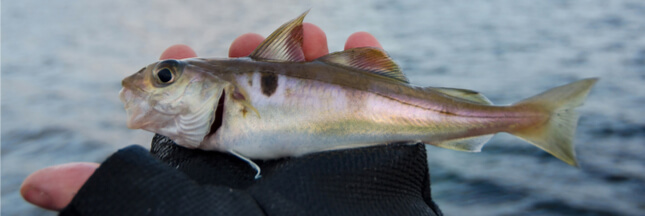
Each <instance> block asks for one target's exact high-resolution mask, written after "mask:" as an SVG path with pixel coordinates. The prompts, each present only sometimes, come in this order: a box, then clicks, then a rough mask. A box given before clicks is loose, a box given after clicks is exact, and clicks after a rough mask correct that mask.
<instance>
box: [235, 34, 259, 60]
mask: <svg viewBox="0 0 645 216" xmlns="http://www.w3.org/2000/svg"><path fill="white" fill-rule="evenodd" d="M262 41H264V37H262V35H259V34H255V33H246V34H243V35H241V36H239V37H237V38H235V40H234V41H233V43H231V48H229V49H228V56H229V57H232V58H237V57H245V56H248V55H250V54H251V53H252V52H253V50H255V48H257V47H258V46H259V45H260V43H262Z"/></svg>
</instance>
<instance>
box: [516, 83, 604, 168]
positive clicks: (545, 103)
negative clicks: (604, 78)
mask: <svg viewBox="0 0 645 216" xmlns="http://www.w3.org/2000/svg"><path fill="white" fill-rule="evenodd" d="M597 81H598V78H589V79H583V80H579V81H576V82H573V83H569V84H567V85H563V86H560V87H556V88H553V89H550V90H548V91H546V92H544V93H542V94H539V95H536V96H533V97H530V98H528V99H526V100H523V101H520V102H518V103H516V104H514V105H513V106H519V105H531V106H539V107H542V108H544V109H546V110H548V111H549V112H550V113H551V117H550V119H549V120H548V121H547V122H546V123H545V124H543V125H541V126H537V127H531V128H528V129H522V130H517V131H512V132H511V134H513V135H515V136H517V137H519V138H522V139H524V140H526V141H528V142H529V143H531V144H533V145H535V146H537V147H539V148H541V149H543V150H544V151H546V152H549V153H550V154H551V155H553V156H555V157H556V158H558V159H560V160H562V161H564V162H566V163H568V164H569V165H572V166H576V167H577V166H578V162H577V161H576V156H575V152H574V148H573V137H574V134H575V132H576V126H577V124H578V114H577V113H576V111H575V110H574V108H576V107H579V106H581V105H582V104H583V102H584V100H585V98H586V97H587V94H589V91H590V90H591V87H592V86H593V85H594V84H595V83H596V82H597Z"/></svg>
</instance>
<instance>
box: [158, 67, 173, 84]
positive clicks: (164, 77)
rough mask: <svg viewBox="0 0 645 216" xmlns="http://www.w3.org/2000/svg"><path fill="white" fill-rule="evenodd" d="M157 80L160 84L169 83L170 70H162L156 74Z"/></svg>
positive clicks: (170, 77)
mask: <svg viewBox="0 0 645 216" xmlns="http://www.w3.org/2000/svg"><path fill="white" fill-rule="evenodd" d="M157 78H159V81H161V82H162V83H169V82H170V81H172V78H173V76H172V72H170V69H168V68H162V69H161V70H159V72H157Z"/></svg>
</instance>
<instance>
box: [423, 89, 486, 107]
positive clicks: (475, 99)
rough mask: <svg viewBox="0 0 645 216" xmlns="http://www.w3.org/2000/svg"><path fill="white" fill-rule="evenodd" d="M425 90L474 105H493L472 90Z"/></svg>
mask: <svg viewBox="0 0 645 216" xmlns="http://www.w3.org/2000/svg"><path fill="white" fill-rule="evenodd" d="M426 89H431V90H435V91H438V92H441V93H443V94H447V95H450V96H453V97H456V98H460V99H464V100H467V101H470V102H472V103H476V104H483V105H493V102H491V101H490V100H488V98H486V96H484V95H483V94H481V93H479V92H476V91H473V90H468V89H458V88H437V87H426Z"/></svg>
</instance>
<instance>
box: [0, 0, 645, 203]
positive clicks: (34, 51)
mask: <svg viewBox="0 0 645 216" xmlns="http://www.w3.org/2000/svg"><path fill="white" fill-rule="evenodd" d="M309 8H311V9H312V10H311V12H310V13H309V15H308V17H307V18H306V21H308V22H312V23H315V24H317V25H319V26H320V27H321V28H322V29H323V30H325V31H326V32H327V37H328V41H329V44H330V50H332V51H335V50H340V49H342V47H343V44H344V40H345V39H346V38H347V36H349V35H350V34H351V33H352V32H355V31H368V32H371V33H373V34H374V35H375V36H376V37H377V38H378V39H379V40H380V42H381V44H382V45H383V46H384V48H385V49H386V50H387V51H388V52H389V53H390V54H391V55H392V57H393V58H394V59H395V60H396V61H397V62H398V63H399V64H400V65H401V67H402V68H403V69H404V71H405V73H406V74H407V75H408V77H409V78H410V80H411V82H412V83H414V84H416V85H420V86H448V87H458V88H467V89H473V90H478V91H480V92H482V93H484V94H485V95H487V96H488V97H489V98H490V99H491V100H492V101H493V102H495V103H496V104H509V103H513V102H515V101H518V100H521V99H523V98H526V97H529V96H532V95H534V94H536V93H539V92H542V91H543V90H546V89H548V88H551V87H554V86H557V85H561V84H565V83H568V82H572V81H575V80H578V79H582V78H587V77H600V78H601V80H600V82H599V83H598V85H597V86H596V87H595V88H594V89H593V91H592V93H591V95H590V97H589V99H588V101H587V103H586V104H585V106H584V107H582V108H581V109H579V110H580V113H581V115H582V118H581V120H580V123H579V130H578V133H577V135H576V143H577V147H576V150H577V154H578V156H579V159H580V163H581V164H582V168H581V169H575V168H572V167H569V166H567V165H566V164H565V163H562V162H560V161H558V160H557V159H555V158H553V157H551V156H549V155H548V154H546V153H544V152H542V151H541V150H538V149H537V148H535V147H533V146H531V145H529V144H526V143H524V142H523V141H521V140H519V139H516V138H513V137H511V136H508V135H499V136H496V137H495V138H494V139H493V140H491V142H489V144H487V145H486V146H485V147H484V149H483V152H482V153H478V154H473V153H464V152H455V151H451V150H446V149H440V148H435V147H428V156H429V158H428V160H429V165H430V172H431V175H432V181H433V184H432V189H433V196H434V198H435V200H436V201H437V203H438V204H439V206H440V207H441V208H442V210H443V211H444V212H445V213H446V214H447V215H643V214H645V157H644V156H643V155H645V117H643V112H645V2H643V1H640V0H614V1H606V0H595V1H567V0H545V1H528V0H518V1H501V0H500V1H441V0H435V1H420V0H419V1H405V2H404V1H373V2H371V3H360V2H351V3H348V2H347V1H321V2H319V3H304V2H300V1H285V2H273V1H267V2H265V1H235V2H232V1H203V2H176V1H123V0H116V1H82V2H72V1H43V0H40V1H39V0H25V1H3V2H2V13H1V16H2V68H1V69H2V106H1V108H2V129H1V130H2V134H1V135H2V138H1V139H2V140H1V141H2V154H1V157H2V210H1V211H2V212H1V213H2V215H54V212H48V211H44V210H40V209H37V208H36V207H34V206H32V205H30V204H28V203H26V202H25V201H23V200H22V198H21V197H20V195H19V194H18V189H19V186H20V184H21V182H22V181H23V180H24V178H25V177H26V176H27V175H28V174H29V173H31V172H33V171H35V170H38V169H40V168H44V167H46V166H50V165H54V164H60V163H65V162H71V161H94V162H100V161H102V160H103V159H105V158H106V157H107V156H108V155H110V154H111V153H112V152H114V151H115V150H117V149H119V148H121V147H124V146H126V145H129V144H133V143H137V144H142V145H144V146H148V145H149V144H148V143H149V142H150V140H151V138H152V134H151V133H148V132H144V131H133V130H129V129H127V128H126V127H125V112H124V111H123V108H122V104H121V103H120V101H119V100H118V96H117V95H118V91H119V89H120V88H121V87H120V82H121V79H123V78H124V77H126V76H127V75H130V74H132V73H134V72H136V71H137V70H138V69H140V68H141V67H142V66H144V65H147V64H148V63H151V62H153V61H155V60H156V58H157V57H158V56H159V54H161V52H162V51H163V50H164V49H165V48H167V47H168V46H170V45H172V44H177V43H185V44H188V45H190V46H191V47H194V48H195V49H196V51H197V52H198V54H200V55H201V56H204V57H208V56H220V57H224V56H225V55H226V53H227V49H228V45H229V44H230V43H231V41H232V40H233V39H234V38H235V37H236V36H238V35H240V34H242V33H246V32H257V33H260V34H263V35H267V34H269V33H270V32H272V31H273V30H274V29H275V28H277V27H278V26H279V25H281V24H282V23H284V22H286V21H287V20H289V19H292V18H294V17H296V16H297V15H299V14H300V13H302V12H303V11H305V10H307V9H309Z"/></svg>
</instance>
